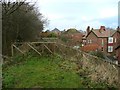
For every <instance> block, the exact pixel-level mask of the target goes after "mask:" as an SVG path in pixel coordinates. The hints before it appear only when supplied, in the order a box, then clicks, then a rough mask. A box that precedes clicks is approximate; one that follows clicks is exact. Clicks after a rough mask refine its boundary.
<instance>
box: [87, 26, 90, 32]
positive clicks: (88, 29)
mask: <svg viewBox="0 0 120 90" xmlns="http://www.w3.org/2000/svg"><path fill="white" fill-rule="evenodd" d="M89 32H90V26H88V27H87V34H88V33H89Z"/></svg>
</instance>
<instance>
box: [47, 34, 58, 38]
mask: <svg viewBox="0 0 120 90" xmlns="http://www.w3.org/2000/svg"><path fill="white" fill-rule="evenodd" d="M48 37H57V35H56V34H55V33H50V34H49V35H48Z"/></svg>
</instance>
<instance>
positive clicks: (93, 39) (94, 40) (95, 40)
mask: <svg viewBox="0 0 120 90" xmlns="http://www.w3.org/2000/svg"><path fill="white" fill-rule="evenodd" d="M88 40H92V44H96V42H97V41H98V38H97V36H96V35H95V34H94V33H93V32H91V33H90V34H89V35H88V37H87V38H86V44H87V45H88V44H90V43H88Z"/></svg>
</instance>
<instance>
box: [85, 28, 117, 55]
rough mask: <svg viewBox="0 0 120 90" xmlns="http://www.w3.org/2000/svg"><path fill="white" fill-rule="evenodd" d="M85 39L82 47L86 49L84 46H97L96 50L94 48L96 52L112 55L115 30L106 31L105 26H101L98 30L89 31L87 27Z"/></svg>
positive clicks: (115, 36)
mask: <svg viewBox="0 0 120 90" xmlns="http://www.w3.org/2000/svg"><path fill="white" fill-rule="evenodd" d="M85 38H86V39H83V47H86V46H85V45H89V47H90V46H93V45H96V44H97V45H96V46H97V48H96V47H95V48H96V50H100V51H103V52H105V53H113V52H114V51H115V50H114V49H115V44H116V40H117V30H107V29H106V28H105V26H101V27H100V29H93V28H92V29H91V30H90V26H88V28H87V30H86V36H85ZM86 48H87V47H86ZM84 50H85V48H84ZM93 50H94V49H93Z"/></svg>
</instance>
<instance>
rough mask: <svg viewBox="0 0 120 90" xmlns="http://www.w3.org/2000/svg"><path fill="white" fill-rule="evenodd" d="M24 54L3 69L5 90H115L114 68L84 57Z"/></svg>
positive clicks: (115, 76) (115, 69)
mask: <svg viewBox="0 0 120 90" xmlns="http://www.w3.org/2000/svg"><path fill="white" fill-rule="evenodd" d="M78 56H79V55H77V56H75V57H70V58H67V57H66V59H65V58H63V57H62V55H60V54H54V55H53V56H51V55H48V56H38V55H36V54H35V53H33V52H32V53H31V52H29V53H27V54H26V55H25V56H24V57H23V56H21V55H18V56H15V57H14V58H13V62H14V63H13V62H11V63H12V65H11V64H10V63H9V65H3V87H4V88H11V87H12V88H88V87H89V88H113V87H114V88H116V87H117V84H118V81H117V80H118V77H117V67H116V66H113V65H111V64H109V63H107V62H103V61H101V60H98V59H95V60H94V59H93V58H90V57H89V56H87V55H86V56H85V55H83V56H82V57H81V54H80V56H79V57H78Z"/></svg>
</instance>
